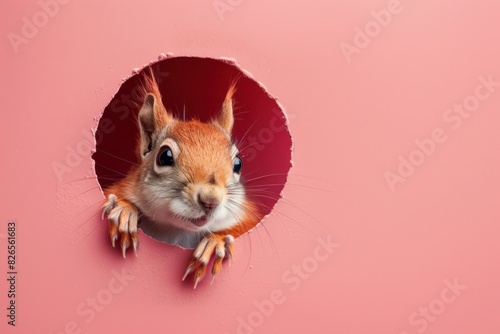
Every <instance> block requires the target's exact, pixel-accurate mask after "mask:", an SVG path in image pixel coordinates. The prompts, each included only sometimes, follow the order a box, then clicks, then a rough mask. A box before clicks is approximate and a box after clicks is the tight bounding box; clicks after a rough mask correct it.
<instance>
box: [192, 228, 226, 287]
mask: <svg viewBox="0 0 500 334" xmlns="http://www.w3.org/2000/svg"><path fill="white" fill-rule="evenodd" d="M233 242H234V238H233V236H231V235H229V234H228V235H218V234H210V235H208V236H206V237H205V238H203V240H201V242H200V243H199V244H198V247H196V249H195V251H194V253H193V257H192V258H191V260H190V261H189V264H188V266H187V269H186V272H185V274H184V277H183V278H182V280H183V281H184V280H185V279H186V277H187V276H188V275H189V274H190V273H192V272H194V274H193V275H194V288H195V289H196V286H197V285H198V283H199V282H200V281H201V280H202V279H203V277H204V276H205V271H206V269H207V265H208V262H209V261H210V258H211V257H212V254H213V253H214V251H215V259H214V264H213V266H212V283H213V281H214V279H215V276H216V275H217V273H218V272H219V271H220V270H221V268H222V260H223V259H224V258H229V259H231V257H232V255H233V249H234V245H233Z"/></svg>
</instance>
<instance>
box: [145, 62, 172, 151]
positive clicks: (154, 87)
mask: <svg viewBox="0 0 500 334" xmlns="http://www.w3.org/2000/svg"><path fill="white" fill-rule="evenodd" d="M143 73H144V74H143V86H142V87H141V90H142V92H143V94H144V102H143V104H142V107H141V110H140V111H139V116H138V120H139V129H140V134H141V139H140V147H139V150H140V153H141V156H142V155H144V154H146V153H147V152H148V151H149V150H150V148H151V145H152V144H153V135H154V133H155V132H157V131H160V130H161V129H162V128H164V127H165V126H167V124H168V123H169V122H170V121H171V120H173V117H172V115H171V114H170V113H169V112H167V110H166V108H165V106H164V105H163V103H162V98H161V94H160V89H159V87H158V83H157V82H156V80H155V77H154V74H153V71H152V70H151V67H149V73H147V72H146V71H144V72H143Z"/></svg>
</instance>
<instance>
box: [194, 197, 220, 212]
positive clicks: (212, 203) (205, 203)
mask: <svg viewBox="0 0 500 334" xmlns="http://www.w3.org/2000/svg"><path fill="white" fill-rule="evenodd" d="M198 203H199V204H200V205H201V206H202V207H203V208H204V209H207V210H212V209H214V208H215V207H217V205H219V203H220V200H219V199H218V198H216V197H214V196H207V195H203V194H202V193H200V194H198Z"/></svg>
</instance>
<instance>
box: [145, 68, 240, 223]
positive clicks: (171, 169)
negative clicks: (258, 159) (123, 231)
mask: <svg viewBox="0 0 500 334" xmlns="http://www.w3.org/2000/svg"><path fill="white" fill-rule="evenodd" d="M145 79H146V80H145V81H146V85H145V87H144V96H145V97H144V102H143V104H142V107H141V109H140V111H139V116H138V123H139V130H140V139H139V142H138V145H137V155H138V159H139V163H140V166H141V173H140V178H141V179H140V180H139V184H140V186H139V189H140V194H137V195H138V198H139V203H137V204H138V206H139V208H140V209H141V211H142V213H143V214H145V215H146V216H148V218H149V219H151V220H153V221H154V222H155V223H159V224H169V225H172V226H175V227H177V228H181V229H184V230H188V231H206V232H210V231H217V230H223V229H226V228H229V227H231V226H232V225H234V224H235V223H237V222H238V220H239V219H241V218H242V216H243V212H244V211H245V209H244V198H245V190H244V187H243V185H242V184H241V183H240V173H241V168H242V161H241V159H240V157H239V156H238V149H237V148H236V145H234V143H233V142H232V140H231V131H232V128H233V123H234V116H233V94H234V92H235V83H233V84H231V85H230V87H229V89H228V91H227V94H226V96H225V99H224V101H223V102H222V106H221V109H220V111H219V114H218V115H217V116H216V117H215V118H214V119H213V120H212V121H211V122H200V121H198V120H188V121H184V120H179V119H176V118H175V117H174V116H173V115H172V113H171V112H169V111H168V110H167V109H166V108H165V106H164V105H163V103H162V100H161V94H160V91H159V89H158V85H157V84H156V82H155V80H154V77H153V76H152V75H151V76H145Z"/></svg>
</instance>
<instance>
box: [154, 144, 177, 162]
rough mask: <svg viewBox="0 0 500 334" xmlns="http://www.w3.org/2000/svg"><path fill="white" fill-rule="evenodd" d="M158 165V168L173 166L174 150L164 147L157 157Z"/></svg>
mask: <svg viewBox="0 0 500 334" xmlns="http://www.w3.org/2000/svg"><path fill="white" fill-rule="evenodd" d="M156 163H157V164H158V166H173V165H174V154H173V153H172V149H171V148H170V147H168V146H164V147H162V148H161V149H160V152H158V156H157V157H156Z"/></svg>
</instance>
